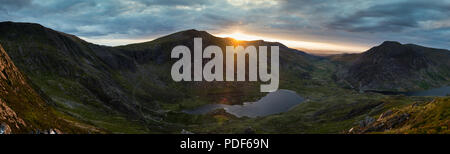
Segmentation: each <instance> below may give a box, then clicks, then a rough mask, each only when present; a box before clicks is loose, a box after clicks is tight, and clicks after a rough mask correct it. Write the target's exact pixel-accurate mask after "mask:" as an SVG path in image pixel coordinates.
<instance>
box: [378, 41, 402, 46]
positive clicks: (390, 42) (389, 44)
mask: <svg viewBox="0 0 450 154" xmlns="http://www.w3.org/2000/svg"><path fill="white" fill-rule="evenodd" d="M392 45H402V44H401V43H400V42H397V41H384V42H383V43H381V45H380V46H392Z"/></svg>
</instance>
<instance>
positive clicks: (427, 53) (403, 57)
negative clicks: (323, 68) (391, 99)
mask: <svg viewBox="0 0 450 154" xmlns="http://www.w3.org/2000/svg"><path fill="white" fill-rule="evenodd" d="M448 59H450V51H448V50H445V49H434V48H428V47H423V46H418V45H414V44H400V43H398V42H393V41H386V42H383V43H382V44H381V45H379V46H376V47H373V48H371V49H369V50H368V51H366V52H364V53H362V54H358V55H355V54H352V55H342V56H340V57H336V56H335V57H334V60H335V61H341V62H342V63H344V64H345V65H346V66H345V67H344V69H342V70H341V71H340V72H339V73H338V77H339V78H340V79H341V82H345V83H347V84H349V85H350V86H351V87H354V88H355V89H359V90H362V91H365V90H376V91H413V90H423V89H429V88H436V87H441V86H445V85H450V61H449V60H448Z"/></svg>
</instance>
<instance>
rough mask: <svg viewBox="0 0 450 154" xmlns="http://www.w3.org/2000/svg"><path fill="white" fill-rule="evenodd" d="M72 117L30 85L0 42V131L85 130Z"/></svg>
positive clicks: (83, 126) (57, 131)
mask: <svg viewBox="0 0 450 154" xmlns="http://www.w3.org/2000/svg"><path fill="white" fill-rule="evenodd" d="M88 127H89V126H86V125H82V124H80V123H79V122H77V121H76V120H74V119H71V118H67V117H64V116H60V115H59V114H58V112H56V111H55V110H53V109H52V107H51V105H50V104H49V102H47V101H46V100H45V99H44V98H42V97H41V94H39V92H37V91H35V90H34V89H33V85H30V84H29V81H28V79H27V77H26V76H24V75H23V74H22V73H21V72H20V71H19V69H18V68H17V67H16V66H15V65H14V63H13V62H12V60H11V59H10V57H9V56H8V54H7V53H6V52H5V50H4V49H3V47H2V46H1V45H0V132H1V134H3V133H6V134H8V133H29V132H32V133H58V134H60V133H83V132H84V133H86V132H88V131H95V130H89V129H86V128H88Z"/></svg>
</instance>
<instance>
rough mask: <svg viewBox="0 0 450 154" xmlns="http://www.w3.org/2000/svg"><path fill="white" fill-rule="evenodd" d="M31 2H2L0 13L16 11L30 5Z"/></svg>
mask: <svg viewBox="0 0 450 154" xmlns="http://www.w3.org/2000/svg"><path fill="white" fill-rule="evenodd" d="M30 3H31V0H2V1H1V5H0V11H9V10H17V9H21V8H23V7H26V6H27V5H30Z"/></svg>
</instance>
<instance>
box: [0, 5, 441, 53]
mask: <svg viewBox="0 0 450 154" xmlns="http://www.w3.org/2000/svg"><path fill="white" fill-rule="evenodd" d="M355 4H356V5H355ZM449 10H450V3H449V2H448V1H446V0H430V1H419V0H239V1H237V0H216V1H210V0H188V1H187V0H108V1H106V0H64V1H61V0H2V4H1V5H0V12H1V11H6V12H7V13H0V21H6V20H11V21H18V22H19V21H20V22H36V23H40V24H42V25H44V26H47V27H50V28H53V29H56V30H59V31H63V32H67V33H72V34H75V35H78V36H82V37H85V38H95V37H101V38H103V39H107V38H111V39H142V38H147V37H149V36H160V35H164V34H169V33H172V32H175V31H179V30H185V29H192V28H196V29H201V30H210V31H221V30H230V29H233V28H239V29H242V30H243V31H248V32H252V33H258V34H268V35H279V36H281V37H284V38H289V39H291V40H296V39H299V40H303V41H319V42H320V41H322V42H345V43H355V44H358V43H359V44H370V45H375V44H376V43H379V42H382V41H384V40H397V41H400V42H406V43H419V44H420V43H424V45H429V46H435V47H440V48H450V45H449V44H448V43H446V42H450V36H449V25H450V23H449V22H450V19H449V16H448V14H450V12H449Z"/></svg>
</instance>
